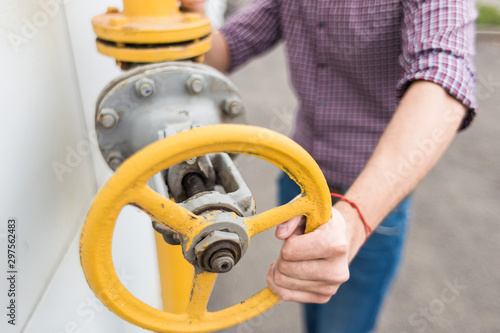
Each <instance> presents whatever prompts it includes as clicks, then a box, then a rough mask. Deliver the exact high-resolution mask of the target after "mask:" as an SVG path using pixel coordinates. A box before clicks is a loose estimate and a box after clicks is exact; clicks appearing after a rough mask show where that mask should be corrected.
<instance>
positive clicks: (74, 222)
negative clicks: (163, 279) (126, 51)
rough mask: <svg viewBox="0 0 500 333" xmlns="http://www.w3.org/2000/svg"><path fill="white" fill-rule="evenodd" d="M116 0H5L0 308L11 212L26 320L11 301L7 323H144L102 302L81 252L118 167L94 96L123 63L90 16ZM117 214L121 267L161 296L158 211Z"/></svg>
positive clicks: (149, 297)
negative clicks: (99, 136)
mask: <svg viewBox="0 0 500 333" xmlns="http://www.w3.org/2000/svg"><path fill="white" fill-rule="evenodd" d="M63 4H64V5H63ZM112 5H117V6H118V7H120V3H119V2H118V1H111V0H110V1H107V2H102V1H98V0H92V1H84V0H40V1H38V0H23V1H16V0H0V22H1V23H0V27H1V29H0V63H1V64H2V69H3V70H2V75H1V76H0V115H1V121H0V140H1V141H0V142H1V143H0V153H1V155H0V156H1V161H2V163H1V166H0V171H1V172H0V182H1V183H0V184H1V187H0V188H1V191H0V202H1V204H0V219H1V223H0V276H1V277H2V278H1V279H0V281H1V282H0V308H1V309H5V306H6V305H7V302H8V301H9V299H8V297H7V295H6V294H7V289H8V286H7V284H6V281H5V278H4V276H5V275H6V272H7V258H6V252H7V249H6V247H7V228H6V225H7V219H8V218H11V217H14V218H16V219H17V220H18V227H17V233H18V235H17V239H16V240H17V248H16V257H17V258H16V259H17V262H16V265H17V267H16V268H17V270H18V274H17V277H16V278H17V286H16V292H17V293H16V306H17V309H16V326H12V325H9V324H7V320H6V319H5V318H6V316H5V314H4V312H5V310H2V311H1V312H0V318H2V319H1V320H0V331H1V332H21V331H25V332H37V333H44V332H54V333H59V332H122V331H130V332H132V331H133V330H134V328H131V327H129V325H127V324H124V323H123V322H122V321H121V320H119V319H117V318H116V316H114V315H113V314H109V313H108V312H107V310H103V308H102V306H101V305H100V304H99V303H94V298H93V294H92V293H91V291H90V289H89V288H88V286H87V284H86V282H85V280H84V277H83V273H82V271H81V268H80V265H79V258H78V237H79V232H80V228H81V226H82V223H83V221H84V219H85V215H86V212H87V210H88V208H89V206H90V204H91V202H92V199H93V198H94V196H95V193H96V192H97V189H98V188H99V187H100V186H101V185H102V184H103V183H104V182H105V180H106V179H107V178H108V177H109V176H110V172H109V169H108V168H107V166H105V164H104V162H103V161H102V157H101V156H100V153H99V152H98V149H97V147H96V145H95V139H94V136H93V128H94V124H93V118H94V105H95V100H96V98H97V95H98V94H99V92H100V90H101V89H102V88H103V87H104V85H105V84H106V83H107V82H108V81H110V80H111V79H113V78H114V77H115V76H117V75H118V74H119V73H120V71H119V70H118V68H116V66H115V65H114V60H113V59H108V58H106V57H104V56H101V55H99V54H98V53H97V52H96V50H95V36H94V33H93V31H92V27H91V24H90V19H91V17H92V16H94V15H96V14H99V13H101V12H104V11H105V10H106V8H107V6H112ZM118 225H119V226H118V229H119V230H118V231H117V234H116V235H115V239H116V244H115V246H114V252H116V255H115V256H114V257H115V266H116V267H117V270H118V272H119V275H121V276H122V278H123V279H124V283H125V284H127V286H130V288H131V290H133V292H134V293H136V294H137V295H139V296H140V297H141V298H143V299H144V300H145V301H148V302H150V303H152V304H153V305H157V304H158V303H159V300H158V296H157V295H159V292H158V288H157V273H156V269H155V262H156V257H155V251H154V246H153V237H152V231H151V228H150V222H149V220H148V219H147V218H145V217H144V215H143V214H139V213H138V211H137V210H136V209H135V208H128V209H126V210H125V211H124V212H123V213H122V216H121V218H120V220H119V223H118ZM134 246H135V247H134ZM115 250H116V251H115ZM144 281H147V282H148V283H144ZM144 285H147V287H141V286H144ZM117 325H118V326H117ZM118 327H120V328H119V329H118Z"/></svg>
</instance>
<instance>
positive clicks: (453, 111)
mask: <svg viewBox="0 0 500 333" xmlns="http://www.w3.org/2000/svg"><path fill="white" fill-rule="evenodd" d="M464 114H465V107H463V106H462V105H461V104H460V103H459V102H458V101H457V100H455V99H454V98H453V97H451V96H449V95H448V94H447V93H446V92H445V91H444V89H443V88H441V87H440V86H438V85H436V84H434V83H430V82H424V81H420V82H415V83H413V84H412V85H411V86H410V88H409V89H408V91H407V92H406V94H405V96H404V97H403V99H402V100H401V103H400V105H399V106H398V108H397V110H396V112H395V114H394V117H393V119H392V120H391V121H390V123H389V125H388V126H387V128H386V130H385V132H384V134H383V135H382V137H381V139H380V141H379V143H378V145H377V147H376V148H375V151H374V152H373V154H372V156H371V158H370V159H369V161H368V163H367V165H366V166H365V168H364V169H363V171H362V172H361V174H360V175H359V177H358V178H357V179H356V181H355V182H354V183H353V185H352V186H351V187H350V188H349V190H348V191H347V193H346V197H347V198H349V199H350V200H352V201H354V202H355V203H356V204H357V205H358V206H359V208H360V210H361V211H362V213H363V215H364V217H365V219H366V221H367V223H368V224H369V225H370V226H371V227H372V229H375V228H376V227H377V226H378V224H379V223H380V222H381V221H382V220H383V218H384V217H385V216H386V215H387V214H388V213H389V212H390V211H391V210H392V209H393V208H394V207H395V206H396V205H397V204H398V203H399V202H400V201H401V200H402V199H403V198H404V197H405V196H407V195H408V194H409V193H410V192H411V191H412V190H413V189H414V188H415V186H416V185H417V184H418V183H419V182H420V180H422V178H423V177H424V176H425V175H426V174H427V173H428V172H429V170H430V169H431V168H432V167H433V166H434V164H435V163H436V162H437V161H438V159H439V158H440V157H441V155H442V154H443V153H444V151H445V150H446V148H447V147H448V145H449V144H450V143H451V141H452V139H453V137H454V136H455V134H456V132H457V129H458V127H459V126H460V123H461V121H462V119H463V116H464ZM335 208H337V209H338V210H339V211H340V212H341V213H342V214H343V215H344V216H345V217H346V221H347V228H348V237H350V241H351V249H350V259H352V258H353V257H354V255H355V254H356V252H357V250H358V249H359V247H360V246H361V245H362V243H363V242H364V240H365V238H366V234H365V229H364V226H363V224H362V222H361V220H360V218H359V215H358V212H357V211H356V210H354V209H353V208H352V207H351V206H350V205H349V204H348V203H346V202H345V201H340V202H338V203H337V204H336V205H335Z"/></svg>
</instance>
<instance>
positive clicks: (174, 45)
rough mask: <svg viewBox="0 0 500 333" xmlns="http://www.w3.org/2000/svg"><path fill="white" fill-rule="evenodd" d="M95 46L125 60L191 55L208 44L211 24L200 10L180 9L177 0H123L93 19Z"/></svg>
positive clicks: (121, 61)
mask: <svg viewBox="0 0 500 333" xmlns="http://www.w3.org/2000/svg"><path fill="white" fill-rule="evenodd" d="M92 25H93V27H94V31H95V33H96V34H97V49H98V51H99V52H100V53H102V54H104V55H107V56H110V57H113V58H115V59H116V61H117V63H118V64H119V65H123V66H122V68H124V67H127V66H126V64H133V63H153V62H162V61H175V60H186V59H193V58H196V57H199V56H202V55H203V54H205V53H206V52H207V51H208V50H209V49H210V47H211V37H210V32H211V26H210V21H209V19H208V18H207V17H206V16H205V15H204V14H202V13H194V12H182V11H180V9H179V6H178V2H177V1H176V0H123V11H121V12H120V11H119V10H118V8H116V7H109V8H108V11H107V12H106V13H105V14H102V15H98V16H95V17H94V18H93V19H92Z"/></svg>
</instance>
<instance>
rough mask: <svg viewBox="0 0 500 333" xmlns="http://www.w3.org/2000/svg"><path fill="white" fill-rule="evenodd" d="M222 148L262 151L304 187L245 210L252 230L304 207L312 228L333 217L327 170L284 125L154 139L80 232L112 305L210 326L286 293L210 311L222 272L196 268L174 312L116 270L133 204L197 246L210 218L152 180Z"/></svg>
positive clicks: (161, 325) (141, 318) (163, 324)
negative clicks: (121, 233) (278, 129)
mask: <svg viewBox="0 0 500 333" xmlns="http://www.w3.org/2000/svg"><path fill="white" fill-rule="evenodd" d="M218 152H228V153H241V154H248V155H253V156H257V157H260V158H262V159H264V160H266V161H268V162H271V163H273V164H274V165H276V166H278V167H280V168H281V169H282V170H284V171H285V172H286V173H287V174H288V175H289V176H290V177H291V178H292V179H294V180H295V181H296V182H297V184H298V185H299V186H300V187H301V189H302V195H301V197H300V198H299V199H298V200H296V201H294V202H292V203H288V204H286V205H283V206H279V207H275V208H273V209H271V210H269V211H266V212H263V213H261V214H258V215H254V216H251V217H248V218H244V219H243V222H242V224H243V227H244V229H245V231H246V233H247V235H248V238H251V237H252V236H254V235H256V234H258V233H260V232H262V231H264V230H267V229H269V228H271V227H273V226H275V225H277V224H279V223H281V222H284V221H286V220H288V219H290V218H292V217H294V216H297V215H305V216H307V225H306V232H310V231H312V230H314V229H316V228H317V227H318V226H320V225H321V224H323V223H325V222H326V221H328V220H329V218H330V216H331V201H330V196H329V191H328V186H327V184H326V181H325V179H324V177H323V174H322V173H321V170H320V169H319V167H318V166H317V164H316V163H315V161H314V160H313V159H312V157H311V156H310V155H309V154H308V153H307V152H306V151H304V150H303V149H302V148H301V147H300V146H299V145H297V144H296V143H295V142H293V141H292V140H290V139H289V138H287V137H285V136H283V135H281V134H279V133H275V132H273V131H270V130H267V129H263V128H258V127H252V126H244V125H213V126H207V127H200V128H196V129H192V130H189V131H186V132H182V133H179V134H177V135H174V136H171V137H168V138H166V139H164V140H161V141H158V142H155V143H153V144H151V145H149V146H147V147H146V148H144V149H142V150H141V151H139V152H137V153H136V154H134V155H133V156H131V157H130V158H129V159H127V160H126V161H125V163H123V165H122V166H120V168H119V169H118V170H117V172H116V173H115V174H114V175H113V176H112V177H111V178H110V180H109V181H108V182H107V183H106V184H105V185H104V187H103V188H102V189H101V191H100V192H99V193H98V194H97V196H96V198H95V200H94V202H93V204H92V206H91V208H90V210H89V213H88V215H87V219H86V221H85V225H84V227H83V230H82V234H81V239H80V257H81V264H82V267H83V270H84V273H85V276H86V278H87V282H88V283H89V286H90V288H91V289H92V290H93V291H94V293H95V294H96V295H97V296H98V298H99V299H100V300H101V301H102V302H103V303H104V304H105V305H106V306H107V307H108V308H109V309H110V310H111V311H113V312H114V313H116V314H117V315H119V316H120V317H122V318H123V319H125V320H127V321H129V322H131V323H132V324H135V325H137V326H141V327H143V328H146V329H149V330H152V331H156V332H210V331H214V330H219V329H223V328H225V327H229V326H233V325H236V324H238V323H241V322H243V321H245V320H248V319H250V318H252V317H254V316H256V315H258V314H259V313H262V312H264V311H265V310H267V309H268V308H270V307H271V306H273V305H274V304H276V303H277V302H278V301H279V298H278V296H276V295H275V294H274V293H273V292H272V291H271V290H270V289H269V288H265V289H263V290H262V291H260V292H259V293H257V294H256V295H254V296H252V297H250V298H249V299H247V300H246V301H244V302H241V303H238V304H236V305H233V306H231V307H229V308H226V309H223V310H220V311H217V312H208V311H207V309H206V307H207V303H208V299H209V297H210V294H211V292H212V288H213V285H214V283H215V279H216V277H217V274H215V273H210V272H206V271H203V270H202V269H199V268H197V269H196V272H195V277H194V279H193V283H192V292H191V297H190V300H189V303H188V306H187V309H186V311H185V313H183V314H174V313H169V312H165V311H161V310H158V309H155V308H152V307H150V306H149V305H147V304H145V303H143V302H141V301H140V300H138V299H137V298H135V297H134V296H133V295H132V294H131V293H130V292H129V291H128V290H127V289H126V288H125V287H124V286H123V285H122V284H121V282H120V280H119V278H118V276H117V274H116V272H115V270H114V266H113V261H112V257H111V241H112V238H113V231H114V227H115V224H116V220H117V218H118V214H119V213H120V211H121V209H122V208H123V207H124V206H126V205H133V206H136V207H139V208H140V209H142V210H143V211H145V212H146V213H148V214H149V215H150V216H151V217H153V218H154V219H155V220H156V221H158V222H160V223H162V224H164V225H165V226H167V227H168V228H170V229H173V230H174V231H175V232H177V233H178V234H179V235H181V238H183V242H184V244H183V248H189V247H192V245H193V239H194V238H195V237H196V236H197V235H198V234H199V232H200V231H202V230H203V229H205V228H206V227H207V225H209V224H210V221H209V220H208V219H207V218H204V217H201V216H197V215H195V214H193V213H191V212H190V211H188V210H186V209H185V208H182V207H181V206H179V205H177V204H176V203H174V202H172V201H170V200H168V199H166V198H165V197H163V196H160V195H159V194H157V193H156V192H154V191H153V190H152V189H151V188H149V187H148V186H147V185H146V182H147V180H148V179H150V178H151V177H152V176H153V175H154V174H156V173H157V172H159V171H161V170H164V169H167V168H169V167H171V166H173V165H175V164H178V163H181V162H183V161H185V160H188V159H190V158H192V157H193V156H200V155H206V154H210V153H218ZM220 265H225V263H220Z"/></svg>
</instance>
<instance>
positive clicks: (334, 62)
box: [221, 0, 476, 186]
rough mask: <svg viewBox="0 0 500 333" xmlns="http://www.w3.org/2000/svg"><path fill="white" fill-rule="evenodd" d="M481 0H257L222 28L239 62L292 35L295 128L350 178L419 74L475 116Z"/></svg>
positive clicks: (329, 166) (319, 156)
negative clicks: (478, 4) (476, 45)
mask: <svg viewBox="0 0 500 333" xmlns="http://www.w3.org/2000/svg"><path fill="white" fill-rule="evenodd" d="M475 16H476V11H475V9H474V1H473V0H460V1H452V0H255V1H254V2H253V3H252V4H250V5H249V6H248V7H246V8H245V9H244V10H243V11H242V12H240V13H239V14H237V15H235V16H233V17H232V18H231V20H230V21H229V22H228V24H226V26H225V27H223V28H222V29H221V31H222V33H223V34H224V36H225V37H226V39H227V42H228V45H229V50H230V54H231V69H235V68H237V67H238V66H240V65H242V64H243V63H244V62H246V61H247V60H249V59H250V58H252V57H254V56H256V55H258V54H260V53H262V52H264V51H266V50H268V49H270V48H271V47H272V46H273V45H275V44H276V43H277V42H278V41H280V40H284V42H285V46H286V51H287V54H288V65H289V69H290V73H291V80H292V84H293V87H294V89H295V92H296V93H297V95H298V98H299V101H300V106H299V111H298V114H297V119H296V125H295V131H294V134H293V136H292V138H293V139H294V140H295V141H297V142H298V143H299V144H300V145H301V146H302V147H304V148H305V149H306V150H307V151H308V152H309V153H310V154H311V155H312V156H313V157H314V159H315V160H316V161H317V162H318V164H319V166H320V167H321V169H322V170H323V173H324V174H325V177H326V179H327V181H328V183H329V184H331V185H338V186H348V185H350V184H351V183H352V182H353V181H354V179H355V178H356V177H357V175H358V174H359V173H360V172H361V170H362V168H363V167H364V165H365V164H366V162H367V160H368V158H369V157H370V155H371V153H372V152H373V150H374V148H375V145H376V144H377V142H378V141H379V139H380V136H381V134H382V132H383V131H384V129H385V128H386V126H387V124H388V122H389V120H390V119H391V117H392V115H393V113H394V111H395V110H396V107H397V104H398V102H399V98H400V97H401V96H402V95H403V93H404V92H405V90H406V88H407V87H408V86H409V84H410V83H411V82H412V81H415V80H427V81H432V82H435V83H437V84H439V85H441V86H442V87H443V88H444V89H446V91H448V92H449V93H450V94H451V95H452V96H454V97H455V98H456V99H457V100H459V101H460V102H462V103H463V105H465V106H466V107H467V108H468V109H469V112H468V114H467V116H466V118H465V119H464V122H463V124H462V128H465V127H466V126H467V125H468V124H469V123H470V121H471V120H472V118H473V116H474V110H475V108H476V101H475V91H474V85H475V79H474V74H473V70H474V68H473V63H472V60H473V59H472V58H473V55H474V53H475V51H474V42H475V38H474V36H475V35H474V32H475V31H474V24H473V22H474V19H475Z"/></svg>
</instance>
